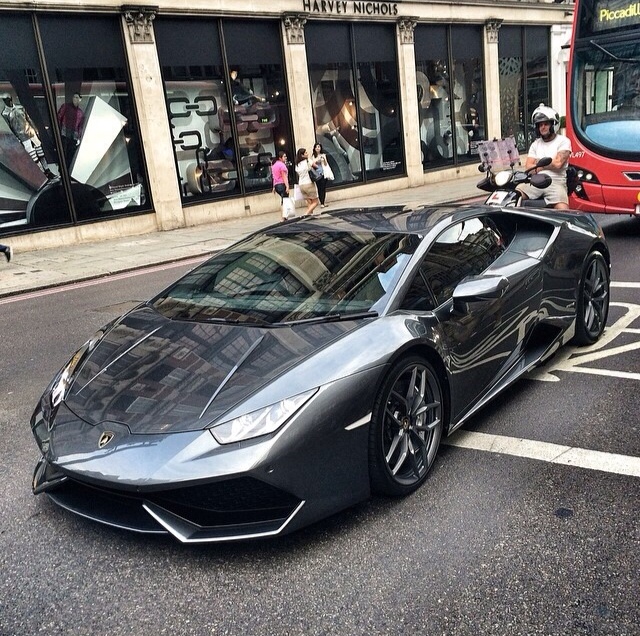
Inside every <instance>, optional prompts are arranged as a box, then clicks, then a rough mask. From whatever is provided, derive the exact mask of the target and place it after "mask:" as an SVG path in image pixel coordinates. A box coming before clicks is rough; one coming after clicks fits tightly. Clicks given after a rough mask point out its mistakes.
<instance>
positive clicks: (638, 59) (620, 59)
mask: <svg viewBox="0 0 640 636" xmlns="http://www.w3.org/2000/svg"><path fill="white" fill-rule="evenodd" d="M589 44H591V46H595V48H597V49H598V50H599V51H602V52H603V53H604V54H605V55H608V56H609V57H610V58H611V59H612V60H615V61H616V62H640V57H618V56H617V55H614V54H613V53H612V52H611V51H608V50H607V49H605V48H604V46H600V45H599V44H598V43H597V42H596V41H595V40H589Z"/></svg>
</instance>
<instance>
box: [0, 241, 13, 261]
mask: <svg viewBox="0 0 640 636" xmlns="http://www.w3.org/2000/svg"><path fill="white" fill-rule="evenodd" d="M0 252H3V253H4V257H5V258H6V259H7V263H10V262H11V259H12V258H13V247H11V246H10V245H3V244H2V243H0Z"/></svg>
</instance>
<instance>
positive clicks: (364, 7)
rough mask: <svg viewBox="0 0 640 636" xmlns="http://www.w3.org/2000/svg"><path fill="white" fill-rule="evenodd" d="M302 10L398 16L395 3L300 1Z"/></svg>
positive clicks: (340, 0)
mask: <svg viewBox="0 0 640 636" xmlns="http://www.w3.org/2000/svg"><path fill="white" fill-rule="evenodd" d="M302 10H303V11H308V12H309V13H328V14H331V15H380V16H383V15H398V3H397V2H359V1H358V0H353V1H350V2H347V0H302Z"/></svg>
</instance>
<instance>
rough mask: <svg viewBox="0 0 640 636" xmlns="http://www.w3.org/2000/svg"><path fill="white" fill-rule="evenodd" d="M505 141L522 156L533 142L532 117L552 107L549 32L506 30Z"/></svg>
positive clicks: (501, 47)
mask: <svg viewBox="0 0 640 636" xmlns="http://www.w3.org/2000/svg"><path fill="white" fill-rule="evenodd" d="M498 55H499V60H498V68H499V74H500V114H501V130H502V137H503V138H506V137H513V138H514V139H515V141H516V146H517V148H518V150H519V151H520V152H526V151H527V150H528V149H529V146H530V145H531V142H532V141H533V140H534V138H535V137H534V131H533V127H532V126H531V113H533V111H534V110H535V109H536V108H537V107H538V105H539V104H540V103H541V102H543V103H545V104H547V105H550V106H553V104H549V29H548V28H546V27H515V26H503V27H501V29H500V39H499V42H498Z"/></svg>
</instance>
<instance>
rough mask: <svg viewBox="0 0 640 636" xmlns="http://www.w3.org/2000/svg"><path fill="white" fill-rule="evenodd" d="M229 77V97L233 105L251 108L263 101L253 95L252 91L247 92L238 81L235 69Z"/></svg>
mask: <svg viewBox="0 0 640 636" xmlns="http://www.w3.org/2000/svg"><path fill="white" fill-rule="evenodd" d="M229 76H230V77H231V96H232V98H233V103H234V104H240V105H242V104H246V105H247V106H251V105H252V104H255V103H257V102H262V101H264V99H262V98H261V97H257V96H256V95H254V94H253V91H251V90H249V89H248V88H247V87H246V86H245V85H244V84H243V83H242V82H241V81H240V80H239V79H238V71H237V70H236V69H232V70H231V72H230V73H229Z"/></svg>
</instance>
